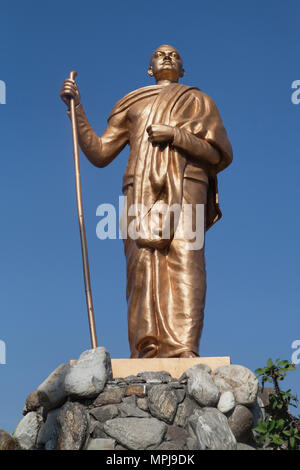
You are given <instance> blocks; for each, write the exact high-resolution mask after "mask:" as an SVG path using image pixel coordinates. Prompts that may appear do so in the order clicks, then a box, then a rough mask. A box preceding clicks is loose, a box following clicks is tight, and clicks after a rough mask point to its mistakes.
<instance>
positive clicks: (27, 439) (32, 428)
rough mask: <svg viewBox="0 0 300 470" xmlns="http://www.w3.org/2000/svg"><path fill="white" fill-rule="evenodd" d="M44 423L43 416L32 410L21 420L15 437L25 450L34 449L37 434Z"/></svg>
mask: <svg viewBox="0 0 300 470" xmlns="http://www.w3.org/2000/svg"><path fill="white" fill-rule="evenodd" d="M41 425H42V418H41V417H40V416H39V415H38V414H37V413H36V412H35V411H30V412H29V413H27V414H26V416H24V418H23V419H22V420H21V421H20V422H19V424H18V426H17V428H16V430H15V432H14V435H13V437H14V438H15V439H17V441H18V442H19V444H20V446H21V448H22V449H24V450H30V449H34V448H35V445H36V441H37V436H38V433H39V430H40V427H41Z"/></svg>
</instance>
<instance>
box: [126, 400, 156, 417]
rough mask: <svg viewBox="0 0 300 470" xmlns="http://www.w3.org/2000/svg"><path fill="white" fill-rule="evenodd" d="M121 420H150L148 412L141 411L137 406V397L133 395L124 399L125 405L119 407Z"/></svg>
mask: <svg viewBox="0 0 300 470" xmlns="http://www.w3.org/2000/svg"><path fill="white" fill-rule="evenodd" d="M119 412H120V416H121V418H127V417H130V416H131V417H133V418H150V416H149V414H148V413H146V411H143V410H141V409H140V408H138V407H137V404H136V395H131V396H129V397H126V398H124V399H123V403H122V404H121V405H119Z"/></svg>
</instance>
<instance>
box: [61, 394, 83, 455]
mask: <svg viewBox="0 0 300 470" xmlns="http://www.w3.org/2000/svg"><path fill="white" fill-rule="evenodd" d="M57 423H58V427H59V431H58V440H57V447H56V449H57V450H80V449H82V448H83V446H84V444H85V440H86V435H87V434H88V430H89V419H88V413H87V411H86V410H85V408H84V407H83V406H82V405H80V404H79V403H76V402H75V403H72V402H67V403H66V404H65V405H64V406H63V407H62V408H61V409H60V412H59V414H58V416H57Z"/></svg>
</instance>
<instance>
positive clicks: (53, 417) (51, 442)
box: [37, 409, 60, 450]
mask: <svg viewBox="0 0 300 470" xmlns="http://www.w3.org/2000/svg"><path fill="white" fill-rule="evenodd" d="M59 411H60V410H59V409H56V410H51V411H49V413H48V415H47V419H46V422H45V423H44V424H43V425H42V427H41V429H40V432H39V434H38V438H37V445H38V447H40V446H43V445H45V446H46V448H47V450H52V449H55V448H56V444H57V439H58V424H57V416H58V414H59Z"/></svg>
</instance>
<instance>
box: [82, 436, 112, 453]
mask: <svg viewBox="0 0 300 470" xmlns="http://www.w3.org/2000/svg"><path fill="white" fill-rule="evenodd" d="M115 443H116V441H115V440H114V439H101V438H97V439H90V440H89V442H88V445H87V447H86V450H114V448H115Z"/></svg>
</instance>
